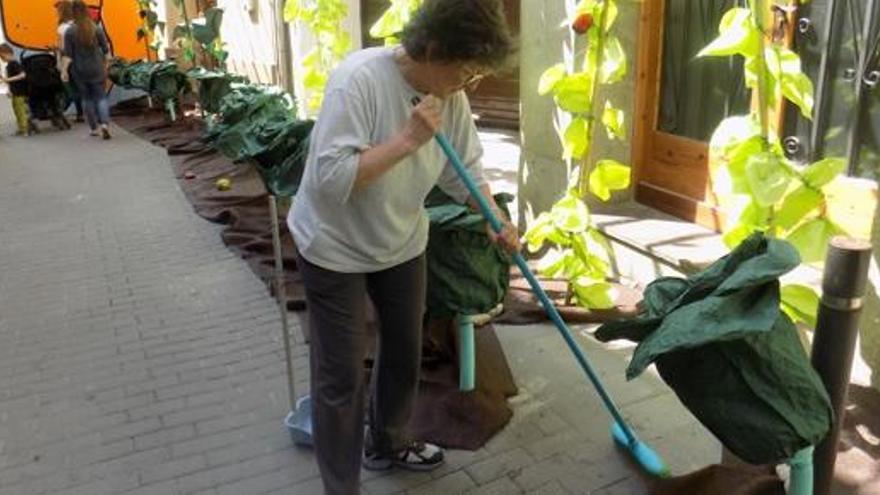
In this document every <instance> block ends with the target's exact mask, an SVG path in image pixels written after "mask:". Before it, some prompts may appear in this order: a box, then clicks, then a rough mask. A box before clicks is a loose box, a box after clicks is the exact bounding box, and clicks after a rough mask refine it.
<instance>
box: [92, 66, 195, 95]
mask: <svg viewBox="0 0 880 495" xmlns="http://www.w3.org/2000/svg"><path fill="white" fill-rule="evenodd" d="M107 75H108V77H109V78H110V80H111V81H113V83H114V84H118V85H119V86H122V87H123V88H129V89H140V90H142V91H146V92H148V93H150V95H151V96H153V97H155V98H157V99H159V100H162V101H167V100H174V101H176V100H177V99H178V98H179V96H180V94H181V93H187V92H189V90H190V87H189V82H188V81H187V78H186V75H185V74H184V73H182V72H180V70H179V69H178V68H177V65H176V64H174V62H167V61H166V62H146V61H143V60H138V61H135V62H131V63H127V62H125V61H124V60H122V59H118V58H117V59H114V60H113V61H112V62H111V63H110V67H109V68H108V70H107Z"/></svg>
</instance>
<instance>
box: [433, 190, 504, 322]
mask: <svg viewBox="0 0 880 495" xmlns="http://www.w3.org/2000/svg"><path fill="white" fill-rule="evenodd" d="M512 200H513V196H511V195H509V194H505V193H501V194H496V195H495V201H496V202H497V203H498V205H499V206H500V207H501V208H503V209H504V210H505V213H506V212H507V204H508V203H510V201H512ZM425 207H426V208H427V210H428V217H429V218H430V220H431V230H430V236H429V238H428V248H427V253H426V255H427V259H428V296H427V311H428V314H429V315H430V317H432V318H448V317H454V316H456V315H459V314H461V315H475V314H480V313H486V312H488V311H489V310H491V309H492V308H494V307H495V306H497V305H498V304H499V303H501V301H503V300H504V296H505V295H506V294H507V288H508V285H509V282H510V257H509V256H508V255H507V254H506V253H505V252H504V251H503V250H502V249H500V248H499V247H498V246H496V245H495V244H493V243H492V241H491V240H489V237H488V235H487V234H486V221H485V220H484V219H483V215H482V214H480V213H479V212H476V211H474V210H472V209H470V208H469V207H468V206H465V205H461V204H458V203H456V202H454V201H453V200H452V199H451V198H449V197H448V196H446V195H445V194H443V192H441V191H440V190H439V189H437V188H435V189H434V190H433V191H431V193H430V194H429V195H428V199H427V200H426V201H425Z"/></svg>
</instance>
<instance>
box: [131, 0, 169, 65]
mask: <svg viewBox="0 0 880 495" xmlns="http://www.w3.org/2000/svg"><path fill="white" fill-rule="evenodd" d="M136 1H137V4H138V15H139V16H140V18H141V23H142V24H141V25H140V26H139V27H138V28H137V39H138V40H139V41H143V43H144V48H146V53H147V58H148V59H150V60H152V59H153V54H154V53H155V52H157V51H159V47H160V45H161V40H160V39H159V36H158V35H157V34H156V30H157V29H158V30H159V31H161V30H163V29H165V23H164V22H161V21H159V14H157V13H156V11H155V10H154V9H155V7H156V5H157V3H156V0H136Z"/></svg>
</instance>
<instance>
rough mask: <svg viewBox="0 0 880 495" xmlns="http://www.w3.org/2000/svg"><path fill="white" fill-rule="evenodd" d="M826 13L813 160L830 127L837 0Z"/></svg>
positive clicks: (830, 3)
mask: <svg viewBox="0 0 880 495" xmlns="http://www.w3.org/2000/svg"><path fill="white" fill-rule="evenodd" d="M809 8H810V9H811V10H812V9H815V6H813V5H811V6H810V7H809ZM826 13H827V14H828V15H826V16H825V22H827V24H826V25H825V26H824V27H825V29H823V35H824V37H823V39H821V40H820V42H822V43H824V47H823V48H822V57H821V59H820V61H819V77H818V79H819V81H818V82H817V84H816V109H815V112H813V115H814V118H815V120H814V122H813V129H812V135H811V136H810V155H809V156H810V161H811V162H812V161H816V160H818V159H819V157H820V156H821V154H822V149H823V148H824V146H825V129H826V128H827V127H828V118H829V116H828V115H827V112H826V111H825V109H826V108H828V95H829V93H830V92H829V85H830V84H831V82H832V74H831V72H830V70H829V66H830V62H831V37H832V36H834V32H835V29H834V26H835V23H836V22H837V17H838V8H837V0H828V7H827V11H826Z"/></svg>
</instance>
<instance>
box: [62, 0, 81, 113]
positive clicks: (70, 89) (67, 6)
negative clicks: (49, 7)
mask: <svg viewBox="0 0 880 495" xmlns="http://www.w3.org/2000/svg"><path fill="white" fill-rule="evenodd" d="M55 13H56V15H57V16H58V70H59V71H60V70H61V69H62V61H61V59H62V57H63V55H62V54H63V53H64V33H65V32H67V29H68V28H70V27H71V26H73V3H71V1H70V0H59V1H58V2H55ZM70 71H71V68H68V74H67V76H68V78H69V80H68V81H67V82H66V83H65V84H64V86H65V87H64V89H65V91H66V92H67V95H68V96H69V97H70V99H71V100H73V105H74V107H75V108H76V121H77V122H83V104H82V97H81V96H80V94H79V88H78V87H77V85H76V82H75V80H74V78H73V77H70Z"/></svg>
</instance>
